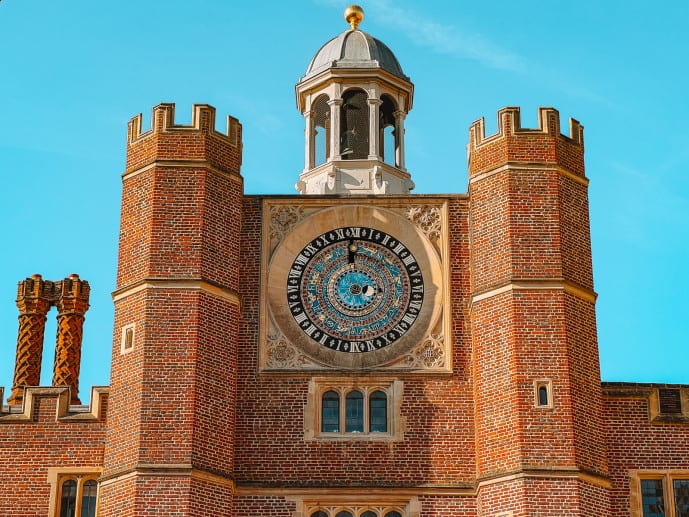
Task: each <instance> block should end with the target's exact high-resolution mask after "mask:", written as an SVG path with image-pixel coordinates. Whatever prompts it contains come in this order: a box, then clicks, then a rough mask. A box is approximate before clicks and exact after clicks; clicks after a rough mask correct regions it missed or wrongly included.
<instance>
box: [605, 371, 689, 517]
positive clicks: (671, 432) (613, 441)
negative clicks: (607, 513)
mask: <svg viewBox="0 0 689 517" xmlns="http://www.w3.org/2000/svg"><path fill="white" fill-rule="evenodd" d="M652 386H653V385H648V384H633V383H629V384H625V383H604V384H603V403H604V408H605V421H604V423H605V431H606V437H607V446H608V456H609V461H610V478H611V481H612V484H613V490H612V495H611V506H612V513H611V515H613V516H615V517H617V516H623V515H629V514H630V491H631V487H630V471H632V470H658V471H666V470H684V471H689V424H687V423H669V422H651V420H650V412H649V405H648V398H647V397H648V395H649V393H650V391H651V389H653V388H652Z"/></svg>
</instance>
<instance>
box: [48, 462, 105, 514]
mask: <svg viewBox="0 0 689 517" xmlns="http://www.w3.org/2000/svg"><path fill="white" fill-rule="evenodd" d="M101 472H102V469H101V468H100V467H50V468H48V483H49V484H50V501H49V507H48V508H49V512H48V515H49V516H50V517H60V499H61V496H62V493H61V492H62V490H61V489H62V484H63V483H64V482H65V481H69V480H74V481H76V482H77V496H76V498H77V500H76V503H77V505H76V512H75V515H76V516H77V517H78V516H79V515H81V495H82V492H83V489H84V484H85V483H86V482H87V481H96V483H98V478H99V477H100V475H101ZM99 489H100V485H98V487H97V490H99ZM97 494H98V492H96V501H97ZM96 515H98V503H97V502H96Z"/></svg>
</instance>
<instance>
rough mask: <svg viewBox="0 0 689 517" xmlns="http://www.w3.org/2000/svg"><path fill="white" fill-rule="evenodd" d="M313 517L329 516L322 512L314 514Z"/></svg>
mask: <svg viewBox="0 0 689 517" xmlns="http://www.w3.org/2000/svg"><path fill="white" fill-rule="evenodd" d="M311 517H328V514H327V513H325V512H322V511H320V510H319V511H317V512H313V513H312V514H311Z"/></svg>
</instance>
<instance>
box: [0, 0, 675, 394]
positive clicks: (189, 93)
mask: <svg viewBox="0 0 689 517" xmlns="http://www.w3.org/2000/svg"><path fill="white" fill-rule="evenodd" d="M346 5H347V3H346V2H344V1H343V2H340V1H337V2H334V1H331V0H314V1H291V2H229V1H221V0H215V1H210V0H206V1H204V0H197V1H189V0H184V1H180V0H168V1H165V2H162V1H133V0H122V1H118V2H94V1H92V0H90V1H86V0H72V1H70V2H55V1H48V0H33V1H30V0H3V1H1V2H0V49H1V53H0V173H1V177H2V187H1V189H0V214H1V216H2V225H0V239H1V240H0V242H2V251H3V252H2V254H1V255H0V386H3V385H4V386H5V387H6V388H9V386H10V385H11V382H12V371H13V365H14V355H15V346H16V336H17V309H16V307H15V303H14V300H15V297H16V285H17V282H18V281H19V280H21V279H23V278H26V277H27V276H30V275H31V274H33V273H41V274H42V275H43V277H44V278H46V279H51V280H59V279H62V278H64V277H66V276H67V275H68V274H69V273H78V274H79V275H81V277H82V278H84V279H87V280H88V281H89V282H90V284H91V288H92V294H91V309H90V310H89V312H88V313H87V320H86V327H85V332H84V345H83V357H84V362H83V364H82V375H81V394H82V398H83V399H86V398H88V388H89V386H90V385H92V384H100V385H102V384H107V383H108V379H109V363H110V350H111V342H112V317H113V306H112V301H111V296H110V293H111V292H112V291H113V289H114V283H115V269H116V254H117V239H118V225H119V204H120V192H121V180H120V174H121V173H122V171H123V168H124V158H125V135H126V127H127V121H128V120H129V119H130V118H131V117H132V116H134V115H136V114H137V113H139V112H143V113H144V117H145V122H144V124H145V125H146V126H147V125H148V123H149V120H150V110H151V108H152V107H153V106H154V105H156V104H158V103H160V102H175V103H177V116H178V121H179V122H189V121H190V119H191V105H192V103H208V104H212V105H214V106H215V107H216V108H217V110H218V120H219V121H222V120H223V119H224V117H225V115H227V114H232V115H233V116H236V117H237V118H239V119H240V121H241V122H242V124H243V126H244V165H243V170H242V174H243V176H244V178H245V190H246V192H247V193H251V194H257V193H280V194H282V193H294V192H295V191H294V189H293V185H294V183H295V182H296V180H297V176H298V174H299V172H300V171H301V169H302V167H303V156H304V153H303V120H302V117H301V115H300V114H299V113H298V112H297V110H296V107H295V100H294V84H295V82H296V81H297V80H298V79H299V77H300V76H301V75H302V74H303V73H304V71H305V70H306V67H307V65H308V63H309V60H310V59H311V57H312V56H313V55H314V53H315V52H316V51H317V50H318V48H319V47H320V46H321V45H322V44H323V43H325V42H326V41H327V40H328V39H330V38H332V37H334V36H336V35H337V34H339V33H340V32H342V31H343V30H345V28H346V26H345V23H344V21H343V19H342V11H343V9H344V8H345V7H346ZM362 5H363V7H364V9H365V11H366V19H365V20H364V22H363V24H362V26H361V29H362V30H364V31H367V32H369V33H371V34H373V35H374V36H376V37H377V38H379V39H381V40H382V41H384V42H385V43H386V44H387V45H388V46H389V47H390V48H391V49H392V50H393V51H394V52H395V53H396V55H397V57H398V58H399V60H400V62H401V64H402V67H403V69H404V71H405V72H406V73H407V74H408V75H409V76H410V77H411V79H412V81H413V82H414V83H415V88H416V89H415V101H414V109H413V110H412V111H411V113H410V114H409V116H408V118H407V137H406V142H407V165H408V168H409V170H410V172H411V173H412V176H413V179H414V181H415V182H416V185H417V189H416V192H417V193H437V192H460V193H462V192H466V188H467V172H466V154H465V145H466V142H467V135H468V128H469V125H470V124H471V123H472V121H474V120H475V119H477V118H480V117H485V118H486V124H487V128H488V130H489V131H490V132H493V131H494V129H495V125H496V122H495V120H496V115H495V114H496V111H497V110H498V109H500V108H501V107H504V106H521V108H522V123H523V125H524V126H529V127H534V126H535V125H536V109H537V107H538V106H553V107H555V108H557V109H559V110H560V114H561V117H562V125H563V127H564V128H567V127H568V124H567V120H568V118H569V117H574V118H577V119H578V120H580V121H581V123H582V124H583V125H584V126H585V141H586V161H587V175H588V177H589V178H590V180H591V183H590V191H589V192H590V203H591V223H592V238H593V262H594V275H595V287H596V291H597V292H598V293H599V298H598V304H597V316H598V330H599V344H600V352H601V366H602V375H603V379H604V380H609V381H641V382H647V381H648V382H651V381H657V382H683V383H689V367H688V363H687V359H686V358H687V349H688V347H689V329H688V323H689V301H688V294H689V273H688V267H687V264H688V262H689V125H688V124H687V120H689V100H688V99H689V93H688V92H689V86H688V84H689V72H688V70H689V66H688V61H687V60H688V59H689V58H688V57H687V56H689V36H688V35H687V34H688V33H687V26H689V2H687V1H686V0H681V1H680V0H674V1H672V0H670V1H667V2H663V3H662V7H658V6H656V7H654V6H653V5H652V4H651V3H649V2H646V1H640V0H631V1H621V0H606V1H600V0H582V1H578V2H543V1H542V0H539V1H536V0H523V1H521V2H515V1H514V0H509V1H507V0H494V1H492V2H468V1H457V0H452V1H450V0H448V1H435V2H434V1H429V2H413V1H411V0H399V1H393V0H371V1H368V2H366V3H363V4H362ZM220 124H221V123H219V125H220ZM54 319H55V311H54V310H53V311H52V312H51V313H50V318H49V326H48V329H47V332H46V343H45V345H46V346H45V354H44V356H45V359H46V361H45V362H44V369H43V379H42V382H43V383H44V384H49V383H50V378H51V372H52V356H53V349H54V335H55V324H54ZM7 394H8V393H7V391H6V394H5V396H7Z"/></svg>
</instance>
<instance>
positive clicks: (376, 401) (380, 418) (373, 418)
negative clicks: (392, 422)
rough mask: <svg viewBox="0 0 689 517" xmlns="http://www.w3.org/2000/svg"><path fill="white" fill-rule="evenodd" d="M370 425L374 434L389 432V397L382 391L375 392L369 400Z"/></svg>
mask: <svg viewBox="0 0 689 517" xmlns="http://www.w3.org/2000/svg"><path fill="white" fill-rule="evenodd" d="M369 425H370V427H371V429H370V432H372V433H386V432H387V431H388V396H387V395H386V394H385V393H384V392H382V391H374V392H373V393H372V394H371V397H370V399H369Z"/></svg>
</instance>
